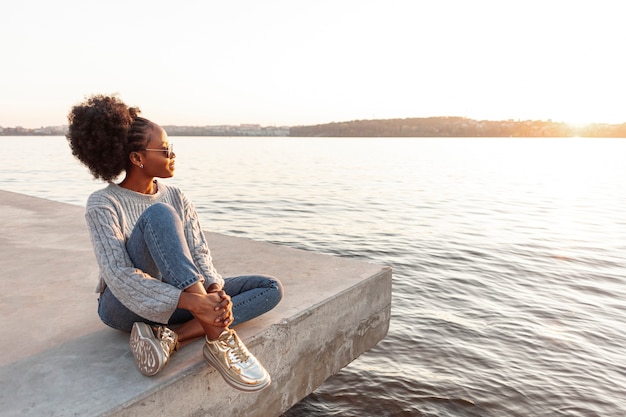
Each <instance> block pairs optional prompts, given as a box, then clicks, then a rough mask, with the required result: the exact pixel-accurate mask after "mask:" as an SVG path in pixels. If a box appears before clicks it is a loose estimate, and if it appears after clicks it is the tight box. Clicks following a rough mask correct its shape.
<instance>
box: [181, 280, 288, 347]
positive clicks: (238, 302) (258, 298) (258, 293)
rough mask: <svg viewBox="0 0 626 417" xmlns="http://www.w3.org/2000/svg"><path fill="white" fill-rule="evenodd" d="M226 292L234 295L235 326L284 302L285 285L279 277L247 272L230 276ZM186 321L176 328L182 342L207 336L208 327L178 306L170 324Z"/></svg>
mask: <svg viewBox="0 0 626 417" xmlns="http://www.w3.org/2000/svg"><path fill="white" fill-rule="evenodd" d="M224 281H225V283H224V291H226V294H228V295H229V296H230V297H231V301H232V303H233V317H234V319H235V321H234V322H233V324H231V326H234V325H236V324H240V323H243V322H246V321H248V320H251V319H253V318H255V317H258V316H260V315H261V314H264V313H266V312H268V311H270V310H271V309H272V308H274V307H276V305H277V304H278V303H279V302H280V300H281V299H282V297H283V286H282V284H281V283H280V281H278V280H277V279H276V278H273V277H270V276H266V275H244V276H239V277H234V278H226V279H225V280H224ZM178 323H184V324H183V325H181V326H180V327H178V328H177V329H176V332H177V333H178V337H179V341H180V342H181V345H183V344H184V343H183V342H190V341H193V340H195V339H197V338H199V337H202V336H204V334H205V333H204V329H203V328H202V326H201V324H200V323H199V322H198V320H196V319H194V318H193V316H192V315H191V313H189V312H188V311H187V310H183V309H178V310H176V312H174V314H173V315H172V318H171V320H170V324H178Z"/></svg>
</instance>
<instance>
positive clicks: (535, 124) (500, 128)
mask: <svg viewBox="0 0 626 417" xmlns="http://www.w3.org/2000/svg"><path fill="white" fill-rule="evenodd" d="M66 130H67V126H51V127H45V128H44V127H42V128H39V129H25V128H21V127H18V128H0V135H1V136H46V135H50V136H62V135H65V133H66ZM166 131H167V132H168V135H169V136H293V137H298V136H307V137H596V138H626V123H622V124H600V123H594V124H588V125H581V126H574V125H571V124H567V123H563V122H553V121H552V120H548V121H540V120H523V121H520V120H517V121H516V120H505V121H491V120H473V119H467V118H464V117H425V118H408V119H373V120H353V121H349V122H333V123H326V124H319V125H311V126H291V127H289V126H282V127H263V126H259V125H240V126H203V127H195V126H166Z"/></svg>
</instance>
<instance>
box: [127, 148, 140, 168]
mask: <svg viewBox="0 0 626 417" xmlns="http://www.w3.org/2000/svg"><path fill="white" fill-rule="evenodd" d="M128 157H129V159H130V162H131V164H133V165H136V166H138V167H139V168H143V155H141V154H140V153H139V152H131V153H130V155H129V156H128Z"/></svg>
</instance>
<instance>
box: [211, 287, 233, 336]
mask: <svg viewBox="0 0 626 417" xmlns="http://www.w3.org/2000/svg"><path fill="white" fill-rule="evenodd" d="M207 292H208V293H209V294H217V295H218V296H219V297H220V302H219V303H218V304H217V305H216V306H215V307H214V308H213V309H214V310H215V311H216V312H220V313H221V315H220V316H219V317H218V318H216V319H215V325H216V326H221V327H228V326H229V325H230V324H232V322H233V321H234V320H235V319H234V317H233V303H232V301H231V300H230V296H229V295H228V294H226V292H225V291H224V290H222V289H220V288H219V286H218V285H217V284H211V286H209V288H208V289H207Z"/></svg>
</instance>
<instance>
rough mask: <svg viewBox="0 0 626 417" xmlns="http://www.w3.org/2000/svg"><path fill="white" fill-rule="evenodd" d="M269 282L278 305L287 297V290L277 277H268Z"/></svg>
mask: <svg viewBox="0 0 626 417" xmlns="http://www.w3.org/2000/svg"><path fill="white" fill-rule="evenodd" d="M267 280H268V282H269V285H268V287H269V288H271V289H272V290H273V291H272V292H273V293H274V299H275V300H276V304H278V303H279V302H280V301H281V300H282V299H283V296H284V295H285V289H284V288H283V284H282V283H281V282H280V281H279V280H278V278H275V277H267Z"/></svg>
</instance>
